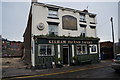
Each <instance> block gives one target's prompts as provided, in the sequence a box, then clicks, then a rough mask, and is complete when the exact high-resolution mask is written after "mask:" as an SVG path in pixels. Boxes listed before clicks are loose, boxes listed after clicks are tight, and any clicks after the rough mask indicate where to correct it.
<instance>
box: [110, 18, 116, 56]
mask: <svg viewBox="0 0 120 80" xmlns="http://www.w3.org/2000/svg"><path fill="white" fill-rule="evenodd" d="M110 21H111V25H112V39H113V54H114V58H115V41H114V28H113V18H112V17H111V19H110Z"/></svg>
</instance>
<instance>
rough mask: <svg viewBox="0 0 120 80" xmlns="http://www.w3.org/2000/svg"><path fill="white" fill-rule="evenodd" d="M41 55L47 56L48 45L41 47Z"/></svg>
mask: <svg viewBox="0 0 120 80" xmlns="http://www.w3.org/2000/svg"><path fill="white" fill-rule="evenodd" d="M40 55H46V45H40Z"/></svg>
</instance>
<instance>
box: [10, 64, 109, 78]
mask: <svg viewBox="0 0 120 80" xmlns="http://www.w3.org/2000/svg"><path fill="white" fill-rule="evenodd" d="M108 66H110V65H108ZM102 67H105V66H92V67H85V68H78V69H75V70H70V71H64V72H56V73H49V74H40V75H32V76H22V77H13V78H10V79H17V78H32V77H41V76H49V75H56V74H63V73H71V72H77V71H83V70H90V69H96V68H102Z"/></svg>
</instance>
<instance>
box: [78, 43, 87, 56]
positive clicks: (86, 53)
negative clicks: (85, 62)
mask: <svg viewBox="0 0 120 80" xmlns="http://www.w3.org/2000/svg"><path fill="white" fill-rule="evenodd" d="M78 46H81V47H82V46H85V53H78V50H77V47H78ZM76 51H77V55H84V54H87V45H86V44H79V45H77V46H76ZM82 51H83V47H82Z"/></svg>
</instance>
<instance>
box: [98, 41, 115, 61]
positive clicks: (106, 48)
mask: <svg viewBox="0 0 120 80" xmlns="http://www.w3.org/2000/svg"><path fill="white" fill-rule="evenodd" d="M100 53H101V59H102V60H107V59H113V57H114V54H113V42H110V41H106V42H100Z"/></svg>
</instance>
